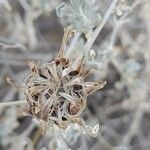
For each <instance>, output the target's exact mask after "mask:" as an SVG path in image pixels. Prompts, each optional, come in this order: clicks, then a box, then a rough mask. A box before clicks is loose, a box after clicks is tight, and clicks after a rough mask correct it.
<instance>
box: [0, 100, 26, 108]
mask: <svg viewBox="0 0 150 150" xmlns="http://www.w3.org/2000/svg"><path fill="white" fill-rule="evenodd" d="M26 104H27V101H25V100H23V101H21V100H19V101H12V102H2V103H0V108H3V107H10V106H20V105H21V106H22V105H26Z"/></svg>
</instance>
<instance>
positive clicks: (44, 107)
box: [24, 27, 106, 136]
mask: <svg viewBox="0 0 150 150" xmlns="http://www.w3.org/2000/svg"><path fill="white" fill-rule="evenodd" d="M71 35H73V30H72V28H70V27H68V28H67V29H65V30H64V37H63V40H62V45H61V48H60V51H59V53H58V56H57V57H56V58H55V59H54V61H52V62H51V63H46V64H43V65H40V63H39V62H38V61H29V63H28V64H29V67H30V70H31V73H30V74H29V75H28V76H27V78H26V79H25V87H24V91H25V95H26V99H27V102H28V104H29V110H28V114H30V115H32V116H34V117H35V118H37V119H39V120H41V121H44V122H45V123H49V122H50V123H52V124H55V125H57V126H58V127H60V128H62V129H66V128H67V127H68V125H69V124H70V123H77V124H78V125H79V126H80V127H81V128H82V129H84V131H86V133H89V134H90V135H92V136H96V132H97V130H98V127H99V126H98V125H96V126H95V127H94V128H90V127H89V126H86V125H84V121H83V120H82V119H81V118H80V114H81V112H82V111H83V110H84V109H85V107H86V102H87V96H88V95H90V94H91V93H93V92H95V91H96V90H98V89H101V88H103V87H104V85H105V84H106V82H103V81H95V82H85V81H84V80H85V77H86V76H87V75H89V74H90V73H91V72H90V70H89V69H88V68H86V66H85V64H84V58H81V59H80V61H79V62H78V64H76V63H74V64H72V63H71V62H70V60H69V59H68V58H66V57H65V56H64V49H65V47H66V43H67V41H68V39H69V38H70V36H71Z"/></svg>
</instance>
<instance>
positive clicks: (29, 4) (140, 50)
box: [0, 0, 150, 150]
mask: <svg viewBox="0 0 150 150" xmlns="http://www.w3.org/2000/svg"><path fill="white" fill-rule="evenodd" d="M74 1H75V0H74ZM85 1H86V3H87V4H88V3H89V4H90V3H91V2H92V5H90V8H91V9H89V13H92V12H90V11H92V10H94V11H93V12H94V13H99V14H100V15H101V20H102V19H103V17H104V16H105V14H106V13H107V11H108V8H109V6H110V5H111V3H112V2H113V0H93V1H90V0H85ZM77 2H78V3H79V4H80V1H79V0H77ZM62 3H63V4H64V5H65V4H66V3H69V2H68V1H67V0H64V1H62V0H0V102H9V101H16V100H25V95H24V92H23V91H19V90H17V89H16V88H14V87H12V86H10V85H9V84H8V83H7V82H6V76H10V77H11V78H12V79H13V80H14V81H15V82H16V83H18V84H23V83H24V79H25V77H26V76H27V75H28V74H29V68H28V65H27V61H28V60H40V61H41V63H46V62H51V61H52V60H53V58H54V57H55V56H56V55H57V53H58V50H59V48H60V45H61V40H62V36H63V29H64V27H66V26H67V25H68V22H66V20H65V19H66V16H65V15H64V14H67V11H66V12H65V9H63V10H61V9H62ZM86 3H85V4H86ZM81 4H82V3H81ZM60 6H61V7H60ZM82 7H83V6H81V8H82ZM56 8H57V9H56ZM56 10H57V11H56ZM63 11H64V12H63ZM60 12H63V15H62V16H61V15H60V14H59V13H60ZM77 14H78V12H77ZM95 16H96V14H95V15H93V18H96V17H95ZM67 17H68V16H67ZM64 18H65V19H64ZM93 18H92V19H93ZM79 21H81V20H79ZM76 22H77V25H76V27H78V28H79V29H80V26H82V24H78V20H77V21H76ZM69 23H72V22H69ZM92 27H93V29H95V27H96V26H92ZM77 32H78V30H77ZM80 32H82V31H80ZM74 42H75V44H74ZM85 43H86V36H85V35H84V33H77V34H76V35H75V37H74V38H72V39H71V40H70V41H69V43H68V46H67V49H66V54H67V55H68V57H69V58H70V59H74V58H75V57H76V56H78V55H80V53H81V51H83V48H84V45H85ZM67 50H68V51H67ZM91 53H92V54H94V56H95V57H94V58H91V59H89V60H87V64H88V66H89V67H91V68H92V69H93V70H94V69H95V70H96V74H97V75H98V76H100V78H101V79H103V80H106V81H107V84H106V86H105V87H104V88H103V89H101V90H98V91H97V92H95V93H94V94H93V95H91V96H89V97H88V101H87V108H86V109H85V110H84V112H83V113H82V117H83V118H84V120H85V121H86V122H87V124H89V125H92V126H93V125H94V124H95V123H99V124H100V129H99V133H98V136H97V137H96V138H91V137H89V135H86V134H85V135H84V134H82V133H81V132H80V131H78V129H77V127H76V126H70V127H69V129H68V130H67V132H64V131H63V130H61V129H58V128H57V127H53V128H52V129H49V130H48V133H47V134H46V135H45V136H43V135H42V134H41V132H40V125H39V123H38V121H37V120H36V119H33V118H32V117H29V116H25V117H23V116H22V115H20V113H18V112H19V111H18V108H16V107H6V108H0V150H15V149H16V150H55V149H57V150H69V149H71V150H110V149H113V150H150V99H149V97H150V74H149V73H150V67H149V65H150V1H149V0H119V1H118V2H117V3H116V7H115V8H114V10H113V11H112V14H111V15H110V17H109V19H108V20H107V22H106V24H105V25H104V26H103V28H102V30H101V32H100V34H99V35H98V37H97V39H96V40H95V42H94V44H93V46H92V50H91ZM72 54H73V55H72ZM91 78H92V77H91Z"/></svg>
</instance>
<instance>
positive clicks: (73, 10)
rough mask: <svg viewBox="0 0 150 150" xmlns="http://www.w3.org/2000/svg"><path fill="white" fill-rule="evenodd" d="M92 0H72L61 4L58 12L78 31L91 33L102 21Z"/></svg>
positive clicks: (64, 20) (59, 15) (61, 17)
mask: <svg viewBox="0 0 150 150" xmlns="http://www.w3.org/2000/svg"><path fill="white" fill-rule="evenodd" d="M92 5H93V3H92V1H91V0H70V1H69V2H63V3H62V4H60V5H59V6H58V7H57V9H56V13H57V16H58V17H59V18H60V19H61V20H62V21H63V23H64V24H65V25H71V26H72V27H73V29H75V30H76V31H78V32H83V33H89V32H90V31H92V29H93V28H94V27H95V26H97V25H98V24H99V23H100V21H101V15H100V13H97V12H96V10H95V9H94V7H93V6H92Z"/></svg>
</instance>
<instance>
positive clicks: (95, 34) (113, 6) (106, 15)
mask: <svg viewBox="0 0 150 150" xmlns="http://www.w3.org/2000/svg"><path fill="white" fill-rule="evenodd" d="M117 1H118V0H113V2H112V3H111V5H110V7H109V8H108V10H107V12H106V13H105V15H104V17H103V20H102V22H101V24H99V26H97V28H96V29H95V30H94V31H93V33H92V34H91V36H90V38H89V39H88V40H87V42H86V45H85V50H86V51H88V50H89V49H90V48H91V46H92V45H93V43H94V41H95V40H96V38H97V36H98V35H99V33H100V32H101V30H102V28H103V27H104V25H105V23H106V22H107V20H108V19H109V17H110V15H111V14H112V12H113V10H114V8H115V5H116V3H117Z"/></svg>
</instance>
